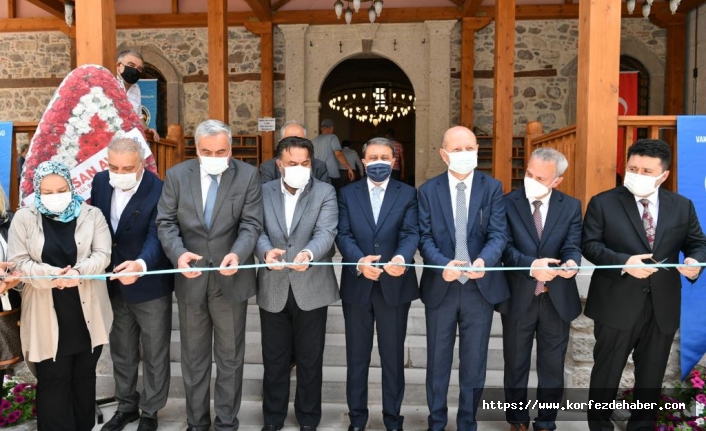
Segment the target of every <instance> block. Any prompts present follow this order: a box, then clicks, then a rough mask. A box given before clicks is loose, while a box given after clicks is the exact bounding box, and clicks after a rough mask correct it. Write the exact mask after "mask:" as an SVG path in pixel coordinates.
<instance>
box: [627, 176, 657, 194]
mask: <svg viewBox="0 0 706 431" xmlns="http://www.w3.org/2000/svg"><path fill="white" fill-rule="evenodd" d="M663 176H664V172H663V173H662V175H660V176H658V177H651V176H649V175H640V174H636V173H634V172H626V173H625V180H624V181H623V185H624V186H625V187H626V188H627V189H628V190H630V193H632V194H634V195H635V196H638V197H645V196H649V195H651V194H652V193H654V192H655V191H656V190H657V189H658V188H659V186H658V185H655V184H656V183H657V181H659V180H660V178H662V177H663Z"/></svg>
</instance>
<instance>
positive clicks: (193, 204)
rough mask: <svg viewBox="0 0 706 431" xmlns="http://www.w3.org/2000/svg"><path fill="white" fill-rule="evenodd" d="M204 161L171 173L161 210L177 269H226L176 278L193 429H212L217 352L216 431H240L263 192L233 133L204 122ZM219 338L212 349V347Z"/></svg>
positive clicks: (200, 136)
mask: <svg viewBox="0 0 706 431" xmlns="http://www.w3.org/2000/svg"><path fill="white" fill-rule="evenodd" d="M195 139H196V149H197V150H198V159H195V160H188V161H186V162H183V163H180V164H178V165H176V166H174V167H173V168H171V169H170V170H169V171H167V178H166V180H165V182H164V190H163V191H162V198H161V199H160V201H159V204H158V206H157V209H158V213H157V229H158V233H159V239H160V240H161V242H162V246H163V247H164V251H165V253H166V254H167V257H169V260H171V261H172V262H173V263H174V265H175V266H176V267H178V268H183V269H188V268H190V267H191V266H192V265H196V266H206V267H220V268H221V269H220V270H218V271H209V272H207V273H205V274H203V275H202V274H201V272H200V271H188V272H184V273H183V274H182V275H179V276H177V277H176V283H175V291H176V296H177V301H178V303H179V327H180V335H181V366H182V373H183V376H184V389H185V391H186V414H187V421H188V424H189V428H188V430H189V431H206V430H208V429H209V427H210V426H211V415H210V384H211V363H212V354H211V352H213V353H214V355H215V360H216V367H217V373H218V374H217V377H216V384H215V388H216V389H215V394H214V406H215V412H216V420H215V423H214V428H215V429H216V430H218V431H224V430H229V431H235V430H237V429H238V424H239V423H238V418H237V414H238V411H239V409H240V399H241V395H242V384H243V362H244V361H243V359H244V355H243V353H244V347H245V317H246V314H247V302H248V298H250V297H251V296H254V295H255V292H256V280H255V270H253V269H245V270H239V268H238V265H241V264H242V265H250V264H253V263H254V261H255V260H254V257H253V251H254V250H255V244H256V243H257V239H258V237H259V236H260V232H261V230H262V220H263V212H262V190H261V186H260V176H259V175H258V173H257V169H256V168H254V167H253V166H251V165H249V164H247V163H244V162H241V161H239V160H234V159H233V158H231V154H232V152H231V140H232V132H231V130H230V128H229V127H228V126H227V125H225V124H223V123H222V122H220V121H218V120H206V121H204V122H203V123H201V124H199V126H198V127H197V128H196V132H195ZM212 340H214V343H212Z"/></svg>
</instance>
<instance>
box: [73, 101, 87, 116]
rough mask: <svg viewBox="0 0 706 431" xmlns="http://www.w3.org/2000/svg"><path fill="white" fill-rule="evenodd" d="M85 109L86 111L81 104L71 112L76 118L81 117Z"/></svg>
mask: <svg viewBox="0 0 706 431" xmlns="http://www.w3.org/2000/svg"><path fill="white" fill-rule="evenodd" d="M84 109H85V108H84V106H83V105H82V104H80V103H79V104H78V105H76V106H75V107H74V109H73V110H72V111H71V113H72V114H73V115H74V116H79V115H81V113H83V111H84Z"/></svg>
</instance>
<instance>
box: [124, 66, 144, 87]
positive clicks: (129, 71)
mask: <svg viewBox="0 0 706 431" xmlns="http://www.w3.org/2000/svg"><path fill="white" fill-rule="evenodd" d="M140 75H141V73H140V71H139V70H137V69H135V68H134V67H130V66H127V65H125V64H123V71H122V72H121V73H120V76H121V77H122V78H123V81H125V82H127V83H128V84H130V85H132V84H134V83H136V82H137V81H139V80H140Z"/></svg>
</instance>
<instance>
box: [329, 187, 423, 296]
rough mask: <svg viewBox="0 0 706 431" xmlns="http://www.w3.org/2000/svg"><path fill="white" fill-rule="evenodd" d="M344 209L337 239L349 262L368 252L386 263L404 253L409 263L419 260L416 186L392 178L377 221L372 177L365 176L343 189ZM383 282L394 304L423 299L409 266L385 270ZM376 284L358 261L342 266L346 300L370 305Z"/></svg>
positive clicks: (340, 209) (340, 204)
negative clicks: (399, 271)
mask: <svg viewBox="0 0 706 431" xmlns="http://www.w3.org/2000/svg"><path fill="white" fill-rule="evenodd" d="M338 213H339V215H338V236H337V237H336V244H338V249H339V251H340V252H341V256H342V257H343V262H351V263H355V262H358V261H359V260H360V259H361V258H363V257H365V256H369V255H374V256H377V255H380V256H381V258H380V262H382V263H386V262H389V261H390V260H391V259H392V258H393V257H395V256H397V255H401V256H402V257H404V261H405V263H414V254H415V253H416V251H417V246H418V245H419V222H418V209H417V193H416V190H415V189H414V188H413V187H410V186H408V185H407V184H404V183H401V182H399V181H395V180H393V179H392V178H390V181H389V182H388V184H387V188H386V189H385V196H384V198H383V201H382V206H381V208H380V213H379V214H378V222H377V224H375V218H374V216H373V208H372V205H371V203H370V192H369V190H368V180H367V178H363V179H362V180H360V181H356V182H354V183H352V184H349V185H347V186H346V187H343V188H342V189H341V192H340V197H339V201H338ZM379 282H380V285H381V287H382V295H383V297H384V298H385V302H387V304H388V305H391V306H397V305H401V304H406V303H409V302H412V301H414V300H415V299H417V298H419V288H418V283H417V274H416V271H414V270H410V269H409V268H408V270H407V271H405V273H404V274H403V275H401V276H399V277H392V276H390V275H388V274H387V273H386V272H383V273H382V275H381V276H380V279H379ZM372 288H373V281H372V280H369V279H367V278H365V277H364V276H363V275H362V274H358V270H357V269H356V266H355V265H348V266H344V267H343V269H342V270H341V299H342V300H343V301H344V302H348V303H350V304H356V305H365V304H369V303H370V297H371V291H372Z"/></svg>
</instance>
